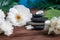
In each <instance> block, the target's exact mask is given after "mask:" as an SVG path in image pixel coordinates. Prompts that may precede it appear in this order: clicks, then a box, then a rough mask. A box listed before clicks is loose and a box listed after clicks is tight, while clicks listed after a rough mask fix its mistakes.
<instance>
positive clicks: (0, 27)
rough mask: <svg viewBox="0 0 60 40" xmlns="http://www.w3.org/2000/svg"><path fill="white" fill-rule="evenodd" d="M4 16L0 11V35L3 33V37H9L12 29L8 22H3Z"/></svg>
mask: <svg viewBox="0 0 60 40" xmlns="http://www.w3.org/2000/svg"><path fill="white" fill-rule="evenodd" d="M4 18H5V14H4V12H3V11H2V10H0V34H1V33H3V32H4V34H5V35H7V36H10V35H11V34H12V33H13V27H12V25H11V24H10V23H9V22H8V21H5V19H4Z"/></svg>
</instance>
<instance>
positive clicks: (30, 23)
mask: <svg viewBox="0 0 60 40" xmlns="http://www.w3.org/2000/svg"><path fill="white" fill-rule="evenodd" d="M27 25H33V26H36V25H44V23H34V22H27Z"/></svg>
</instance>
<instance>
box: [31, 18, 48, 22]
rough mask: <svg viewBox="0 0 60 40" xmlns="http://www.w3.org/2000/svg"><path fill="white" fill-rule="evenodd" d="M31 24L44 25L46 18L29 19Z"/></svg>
mask: <svg viewBox="0 0 60 40" xmlns="http://www.w3.org/2000/svg"><path fill="white" fill-rule="evenodd" d="M31 20H32V22H37V23H44V22H45V21H46V20H47V18H45V17H39V18H31Z"/></svg>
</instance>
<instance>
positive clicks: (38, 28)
mask: <svg viewBox="0 0 60 40" xmlns="http://www.w3.org/2000/svg"><path fill="white" fill-rule="evenodd" d="M43 29H44V26H34V30H43Z"/></svg>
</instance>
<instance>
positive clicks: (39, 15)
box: [32, 14, 43, 18]
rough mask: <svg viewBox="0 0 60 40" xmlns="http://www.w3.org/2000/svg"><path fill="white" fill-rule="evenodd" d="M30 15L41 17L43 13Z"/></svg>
mask: <svg viewBox="0 0 60 40" xmlns="http://www.w3.org/2000/svg"><path fill="white" fill-rule="evenodd" d="M32 17H34V18H38V17H43V15H41V14H33V15H32Z"/></svg>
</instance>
